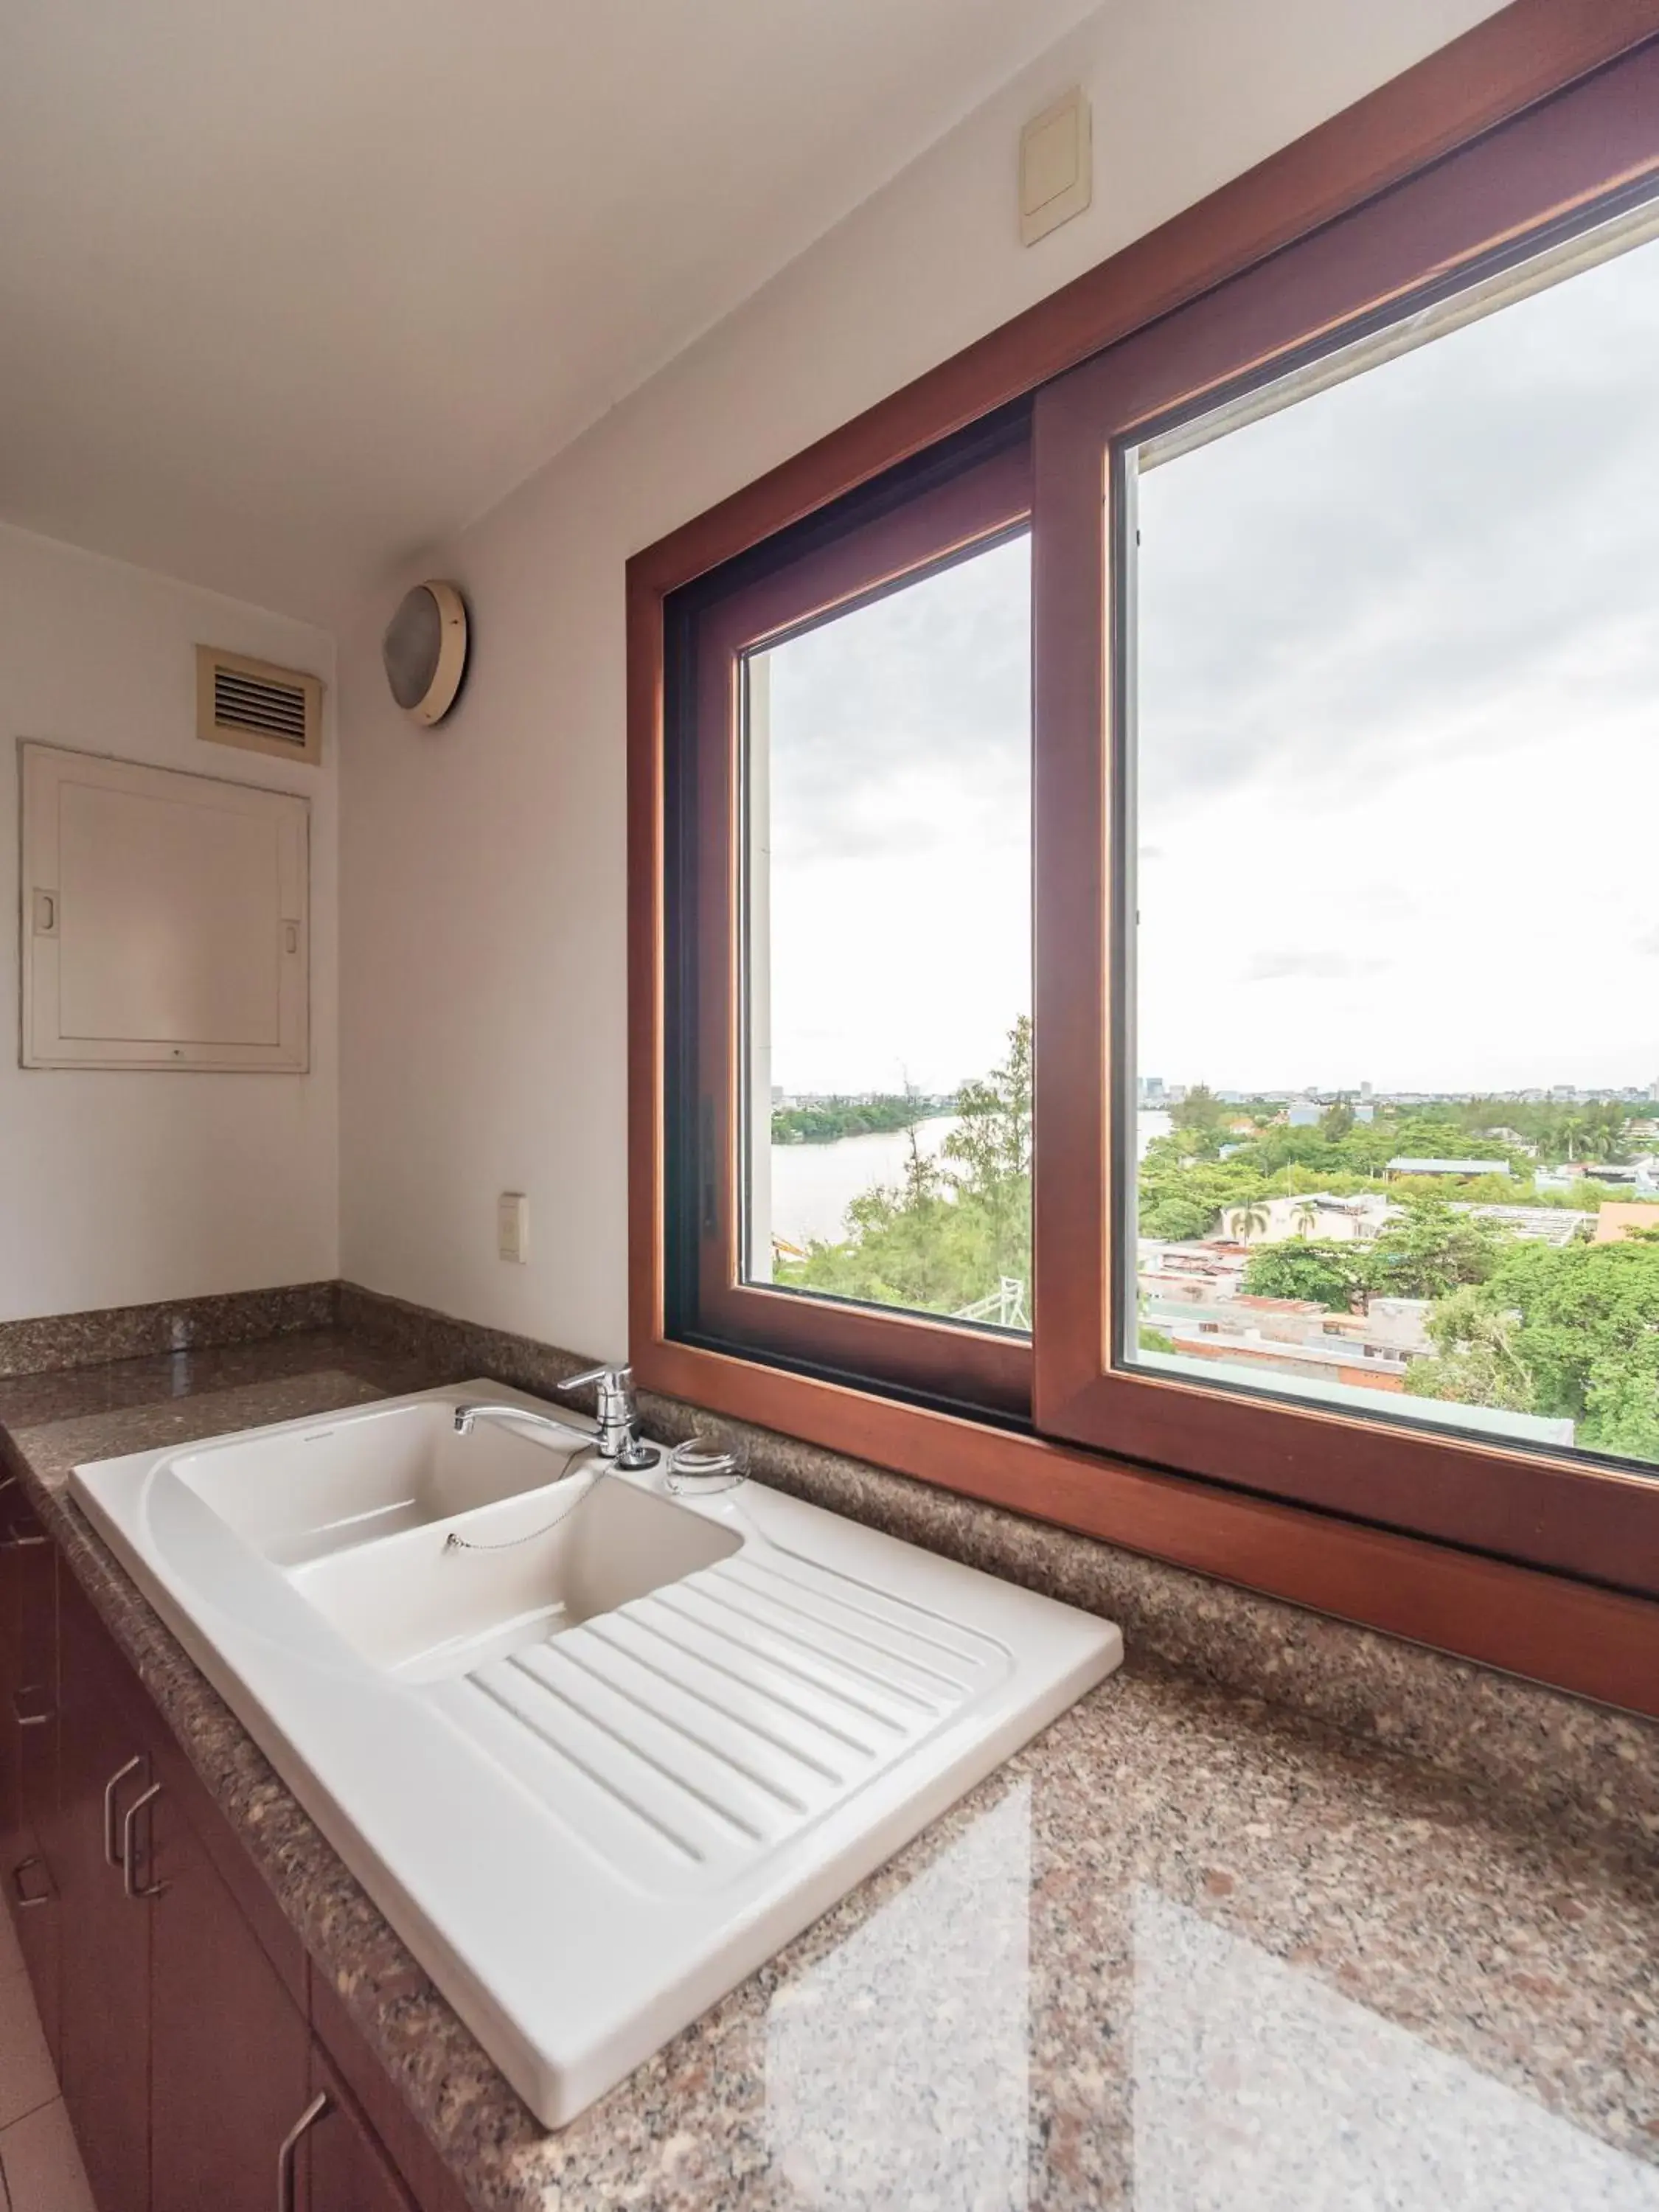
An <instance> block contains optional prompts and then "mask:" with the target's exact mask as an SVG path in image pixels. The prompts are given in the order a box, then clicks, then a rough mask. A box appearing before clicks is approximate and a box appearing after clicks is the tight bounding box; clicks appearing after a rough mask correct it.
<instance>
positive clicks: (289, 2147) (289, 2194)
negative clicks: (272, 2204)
mask: <svg viewBox="0 0 1659 2212" xmlns="http://www.w3.org/2000/svg"><path fill="white" fill-rule="evenodd" d="M329 2109H330V2106H329V2096H328V2092H327V2090H326V2089H319V2091H318V2092H317V2093H316V2095H315V2096H314V2097H313V2099H312V2100H311V2102H310V2103H309V2104H308V2105H307V2106H306V2108H305V2110H304V2112H301V2115H300V2117H299V2118H298V2119H297V2120H295V2123H294V2125H293V2126H292V2127H291V2128H290V2129H289V2131H288V2133H287V2134H286V2135H285V2136H283V2147H282V2148H281V2149H280V2150H279V2151H278V2152H277V2154H276V2212H295V2205H294V2167H295V2160H296V2158H297V2157H298V2155H299V2149H300V2143H301V2138H302V2137H303V2136H306V2135H307V2134H308V2133H309V2131H310V2130H312V2129H313V2128H314V2127H315V2126H316V2124H317V2123H318V2121H319V2120H320V2119H321V2118H322V2117H323V2115H324V2113H325V2112H327V2111H328V2110H329Z"/></svg>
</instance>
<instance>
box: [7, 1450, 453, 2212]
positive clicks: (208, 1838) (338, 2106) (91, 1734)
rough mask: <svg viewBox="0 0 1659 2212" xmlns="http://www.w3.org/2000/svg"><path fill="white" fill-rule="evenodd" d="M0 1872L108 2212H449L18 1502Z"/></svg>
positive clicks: (447, 2201) (328, 1995)
mask: <svg viewBox="0 0 1659 2212" xmlns="http://www.w3.org/2000/svg"><path fill="white" fill-rule="evenodd" d="M0 1864H3V1873H4V1878H5V1884H6V1890H7V1895H8V1901H9V1904H10V1905H11V1907H12V1911H13V1914H14V1917H15V1922H16V1925H17V1928H18V1931H19V1936H20V1940H21V1942H22V1944H23V1948H24V1957H25V1960H26V1963H27V1966H28V1970H29V1976H30V1980H31V1982H32V1984H33V1987H34V1991H35V1995H36V1998H37V2000H38V2002H39V2003H40V2011H41V2015H42V2019H43V2021H46V2023H47V2029H48V2035H49V2038H50V2039H51V2040H52V2050H53V2056H54V2057H55V2059H56V2060H57V2062H58V2072H59V2077H60V2079H61V2081H62V2083H63V2088H64V2099H65V2100H66V2102H67V2103H68V2106H69V2109H70V2118H71V2119H72V2120H73V2122H74V2125H75V2132H76V2137H77V2139H78V2141H79V2143H80V2146H81V2154H82V2160H84V2162H85V2165H86V2169H87V2178H88V2181H89V2182H90V2183H91V2185H92V2191H93V2194H94V2197H95V2199H96V2201H97V2203H98V2205H99V2208H100V2212H270V2209H271V2207H272V2206H273V2205H278V2206H280V2207H281V2208H282V2212H460V2208H461V2207H462V2204H463V2199H462V2197H461V2193H460V2191H459V2186H458V2185H456V2184H455V2183H454V2181H453V2179H452V2177H451V2176H450V2175H449V2173H448V2172H447V2169H445V2168H444V2167H443V2166H442V2162H441V2160H440V2159H439V2158H438V2155H437V2153H436V2152H435V2150H434V2149H433V2148H432V2147H431V2145H430V2144H429V2143H428V2142H427V2141H426V2139H425V2138H424V2136H422V2135H421V2133H420V2130H419V2129H418V2128H417V2127H416V2124H415V2122H414V2120H413V2118H411V2116H410V2114H409V2113H408V2112H407V2110H406V2109H405V2108H404V2106H402V2103H401V2100H399V2099H398V2096H397V2093H396V2092H395V2091H394V2090H393V2089H392V2086H391V2084H390V2082H389V2081H387V2080H386V2077H385V2075H384V2074H382V2073H380V2071H379V2069H378V2067H377V2064H376V2062H375V2061H374V2059H373V2057H372V2056H371V2055H370V2054H369V2052H368V2050H367V2048H366V2046H365V2045H363V2043H362V2039H361V2037H360V2036H359V2035H358V2034H357V2033H356V2029H355V2028H354V2027H352V2026H351V2024H350V2022H349V2019H348V2017H347V2015H346V2014H345V2012H344V2009H343V2007H342V2006H341V2004H340V2002H339V2001H338V1999H337V1998H335V1997H334V1996H333V1995H332V1992H331V1991H329V1990H326V1989H325V1988H323V1987H322V1986H321V1985H320V1984H319V1985H317V1986H316V1987H315V1989H313V1976H312V1974H311V1972H310V1969H309V1966H308V1964H307V1959H306V1954H305V1952H304V1949H303V1948H302V1947H301V1942H300V1940H299V1937H298V1936H296V1935H295V1932H294V1930H293V1929H291V1928H290V1927H289V1924H288V1923H287V1921H286V1920H285V1919H284V1918H283V1915H282V1913H281V1911H280V1910H279V1909H278V1908H277V1906H276V1902H275V1900H274V1899H273V1898H272V1897H271V1894H270V1891H269V1890H268V1889H267V1888H266V1887H264V1881H263V1880H262V1878H261V1877H260V1875H258V1871H257V1869H255V1868H254V1866H253V1865H252V1862H251V1861H250V1860H249V1859H248V1858H247V1857H246V1853H245V1852H244V1851H243V1850H242V1848H241V1846H240V1844H239V1842H238V1841H237V1839H236V1837H235V1835H234V1832H233V1831H232V1830H231V1828H230V1827H229V1826H228V1823H227V1822H226V1821H225V1820H224V1817H223V1815H222V1814H221V1813H220V1812H219V1810H218V1808H217V1807H216V1805H215V1804H214V1803H213V1801H212V1799H211V1798H210V1796H209V1795H208V1792H207V1790H205V1789H204V1786H203V1784H202V1783H201V1782H200V1780H199V1779H198V1778H197V1775H196V1773H195V1771H194V1770H193V1769H192V1768H191V1765H190V1763H189V1761H188V1760H187V1759H185V1755H184V1753H182V1752H181V1751H180V1749H179V1745H178V1743H177V1742H176V1741H175V1740H174V1738H173V1735H171V1733H170V1731H169V1730H168V1729H167V1727H166V1726H165V1724H164V1723H163V1722H162V1721H161V1716H160V1714H159V1713H158V1712H157V1711H156V1709H155V1706H154V1705H153V1704H152V1703H151V1702H150V1700H149V1698H148V1696H147V1695H146V1694H145V1692H144V1690H143V1686H142V1685H141V1684H140V1682H139V1680H138V1679H137V1675H136V1674H134V1673H133V1671H132V1669H131V1667H130V1666H129V1665H128V1664H127V1662H126V1660H125V1658H124V1657H123V1656H122V1654H121V1653H120V1651H119V1650H118V1648H117V1646H116V1644H115V1643H114V1642H113V1640H112V1638H111V1636H110V1634H109V1632H108V1631H107V1630H106V1628H105V1626H104V1625H103V1623H102V1621H101V1620H100V1618H99V1616H98V1614H97V1613H96V1612H95V1611H94V1608H93V1607H92V1605H91V1604H90V1602H89V1601H88V1599H87V1598H86V1596H85V1595H83V1593H82V1589H81V1587H80V1585H79V1583H77V1582H76V1578H75V1576H74V1574H73V1572H72V1571H71V1570H70V1568H69V1567H68V1566H67V1565H66V1564H65V1563H64V1561H62V1560H61V1559H58V1555H57V1553H56V1551H55V1548H54V1547H53V1546H52V1544H51V1542H50V1541H48V1540H47V1538H46V1536H45V1534H44V1533H43V1532H42V1531H41V1530H40V1528H39V1526H38V1524H37V1523H36V1522H34V1521H33V1517H32V1516H31V1515H30V1514H29V1511H28V1508H27V1502H26V1501H25V1500H23V1499H22V1497H21V1489H20V1487H19V1486H17V1485H16V1484H15V1483H13V1484H11V1485H9V1486H0ZM313 1997H314V1998H315V2000H316V2001H315V2002H313ZM319 2015H320V2017H321V2018H322V2020H323V2021H325V2022H326V2029H325V2033H326V2035H327V2037H328V2043H327V2045H325V2042H324V2040H323V2039H322V2037H321V2036H319V2033H318V2028H319ZM348 2083H349V2085H350V2086H348ZM354 2090H355V2092H356V2093H355V2094H354ZM366 2103H367V2104H368V2105H369V2106H370V2108H371V2109H372V2110H373V2111H374V2112H375V2113H376V2114H377V2115H379V2116H380V2124H381V2129H382V2130H386V2131H388V2132H389V2135H390V2137H391V2139H392V2141H394V2142H396V2143H397V2144H398V2146H399V2152H398V2156H399V2158H401V2159H402V2160H403V2168H401V2169H400V2166H399V2163H398V2160H396V2159H394V2157H393V2155H392V2152H390V2151H389V2150H388V2149H387V2148H386V2142H384V2141H383V2140H382V2137H381V2132H380V2131H379V2130H377V2129H376V2127H375V2126H374V2125H372V2124H370V2122H369V2120H368V2118H366V2117H365V2115H364V2111H363V2106H364V2105H365V2104H366ZM411 2172H412V2173H413V2175H414V2176H415V2178H416V2186H415V2187H411V2186H410V2173H411Z"/></svg>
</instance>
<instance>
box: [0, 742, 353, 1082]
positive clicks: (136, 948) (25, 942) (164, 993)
mask: <svg viewBox="0 0 1659 2212" xmlns="http://www.w3.org/2000/svg"><path fill="white" fill-rule="evenodd" d="M19 757H20V763H21V781H22V809H21V812H22V862H23V875H22V890H23V897H22V916H21V921H22V1007H23V1025H22V1026H23V1035H22V1063H23V1066H25V1067H135V1068H136V1067H169V1068H206V1069H221V1070H235V1069H248V1068H252V1069H264V1070H272V1069H275V1070H277V1071H283V1072H291V1073H302V1072H303V1071H304V1070H305V1068H306V1067H307V1065H308V1052H309V1022H308V1000H309V977H310V952H309V947H308V945H307V930H308V914H309V904H310V902H309V882H308V876H309V848H310V805H309V802H308V801H307V800H306V799H301V798H296V797H294V796H292V795H291V794H290V793H287V792H281V791H264V790H260V789H258V788H257V787H254V786H252V785H250V784H245V783H226V782H222V781H220V780H219V779H218V778H217V777H215V776H205V775H185V774H183V773H182V772H180V771H179V770H178V769H162V768H144V767H141V766H139V765H138V764H137V763H136V762H133V761H117V760H104V759H101V758H100V757H98V756H96V755H94V754H92V753H77V752H67V751H64V750H59V749H58V747H56V746H52V745H39V744H24V745H21V746H20V748H19Z"/></svg>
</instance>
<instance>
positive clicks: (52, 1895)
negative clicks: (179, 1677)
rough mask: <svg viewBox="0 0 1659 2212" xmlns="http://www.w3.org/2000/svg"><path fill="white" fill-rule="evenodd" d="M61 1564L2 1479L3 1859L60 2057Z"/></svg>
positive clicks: (44, 2021)
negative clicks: (54, 1858) (51, 1845)
mask: <svg viewBox="0 0 1659 2212" xmlns="http://www.w3.org/2000/svg"><path fill="white" fill-rule="evenodd" d="M56 1567H57V1562H56V1554H55V1553H54V1551H53V1548H52V1544H51V1543H50V1541H48V1539H47V1537H46V1534H45V1532H44V1531H43V1530H42V1528H40V1523H39V1522H37V1521H36V1520H35V1518H34V1516H33V1513H32V1512H31V1511H30V1510H29V1508H28V1506H27V1504H26V1503H25V1502H24V1501H23V1499H22V1497H21V1492H20V1491H19V1489H18V1486H16V1485H15V1483H12V1484H7V1485H5V1486H0V1744H3V1752H0V1863H3V1867H4V1876H5V1885H6V1893H7V1899H8V1902H9V1905H10V1906H11V1909H12V1912H13V1915H14V1917H15V1921H16V1925H17V1937H18V1942H19V1945H20V1947H21V1950H22V1954H23V1959H24V1963H25V1964H26V1965H27V1967H28V1970H29V1978H30V1980H31V1981H32V1983H33V1986H34V1989H35V1992H36V1996H37V1999H38V2002H39V2007H40V2025H41V2027H43V2029H44V2030H45V2031H46V2043H47V2045H48V2047H49V2049H50V2050H51V2051H52V2058H53V2061H54V2063H55V2062H56V2061H57V2058H58V1930H59V1927H60V1925H61V1918H62V1916H61V1912H60V1910H59V1901H58V1894H57V1888H56V1884H55V1881H54V1878H53V1874H52V1863H51V1855H50V1853H49V1851H48V1850H47V1838H48V1831H49V1829H50V1827H51V1825H52V1818H53V1815H54V1814H55V1812H56V1808H57V1802H58V1696H59V1686H58V1620H57V1571H56Z"/></svg>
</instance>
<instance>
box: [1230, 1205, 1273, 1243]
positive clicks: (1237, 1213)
mask: <svg viewBox="0 0 1659 2212" xmlns="http://www.w3.org/2000/svg"><path fill="white" fill-rule="evenodd" d="M1231 1229H1232V1234H1233V1237H1234V1239H1235V1240H1236V1242H1237V1243H1240V1244H1248V1243H1249V1241H1250V1239H1251V1237H1260V1236H1261V1235H1262V1234H1263V1233H1264V1231H1266V1229H1267V1208H1266V1206H1262V1205H1261V1204H1259V1203H1258V1201H1257V1200H1255V1199H1251V1200H1249V1202H1248V1204H1246V1205H1243V1206H1235V1207H1234V1208H1233V1211H1232V1220H1231Z"/></svg>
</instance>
